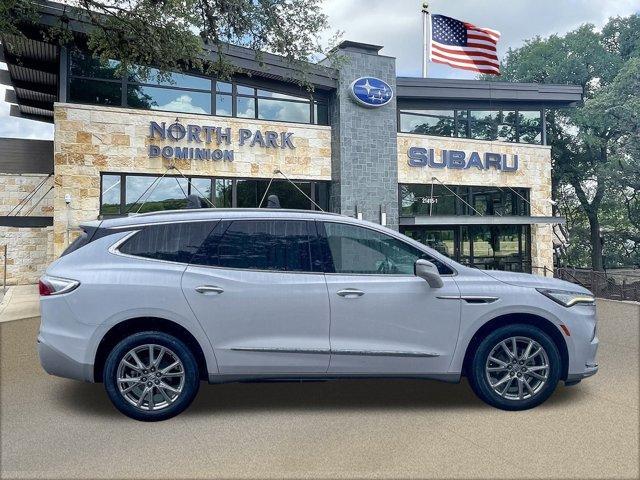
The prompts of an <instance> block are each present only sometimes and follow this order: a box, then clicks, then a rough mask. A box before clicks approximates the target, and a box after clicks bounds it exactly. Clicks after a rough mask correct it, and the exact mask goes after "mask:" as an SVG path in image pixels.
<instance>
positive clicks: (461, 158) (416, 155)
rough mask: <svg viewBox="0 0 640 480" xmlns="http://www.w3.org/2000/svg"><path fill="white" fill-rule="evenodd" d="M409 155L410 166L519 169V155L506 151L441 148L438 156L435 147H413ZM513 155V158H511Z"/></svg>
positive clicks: (509, 170)
mask: <svg viewBox="0 0 640 480" xmlns="http://www.w3.org/2000/svg"><path fill="white" fill-rule="evenodd" d="M407 155H408V156H409V166H411V167H429V168H453V169H458V170H468V169H470V168H477V169H478V170H489V169H495V170H500V171H503V172H515V171H516V170H518V155H510V156H508V155H507V154H504V153H492V152H484V153H483V154H480V153H478V152H471V153H469V154H468V155H467V152H463V151H461V150H440V155H438V156H436V153H435V149H433V148H422V147H411V148H409V151H408V153H407ZM509 157H511V158H509Z"/></svg>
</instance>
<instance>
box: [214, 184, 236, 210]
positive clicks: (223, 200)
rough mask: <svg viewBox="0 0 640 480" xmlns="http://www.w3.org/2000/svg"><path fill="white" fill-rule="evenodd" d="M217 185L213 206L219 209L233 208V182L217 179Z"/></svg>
mask: <svg viewBox="0 0 640 480" xmlns="http://www.w3.org/2000/svg"><path fill="white" fill-rule="evenodd" d="M215 185H216V189H215V195H214V198H213V204H214V205H215V206H216V207H218V208H231V206H232V197H231V195H232V193H233V186H232V181H231V180H229V179H225V178H216V180H215Z"/></svg>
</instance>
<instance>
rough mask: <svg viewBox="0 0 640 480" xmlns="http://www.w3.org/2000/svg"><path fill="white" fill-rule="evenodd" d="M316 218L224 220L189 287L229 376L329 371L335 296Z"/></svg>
mask: <svg viewBox="0 0 640 480" xmlns="http://www.w3.org/2000/svg"><path fill="white" fill-rule="evenodd" d="M315 239H316V230H315V224H314V222H313V221H302V220H300V221H298V220H296V221H292V220H277V219H273V220H234V221H222V222H220V223H219V224H218V225H217V226H216V228H215V229H214V231H213V232H212V233H211V235H210V236H209V237H208V238H207V240H205V243H204V244H203V246H202V247H201V249H200V251H199V252H198V253H197V254H196V255H195V257H194V259H193V260H192V264H191V265H189V267H188V268H187V270H186V271H185V273H184V276H183V279H182V289H183V292H184V294H185V296H186V298H187V301H188V302H189V305H190V306H191V308H192V309H193V311H194V313H195V315H196V316H197V317H198V319H199V321H200V322H201V323H202V326H203V328H204V330H205V331H206V332H207V335H208V336H209V339H210V340H211V343H212V345H213V348H214V352H215V355H216V359H217V361H218V366H219V369H220V373H221V374H236V375H240V374H249V375H251V374H291V373H313V374H317V373H325V372H326V371H327V367H328V365H329V299H328V297H327V287H326V283H325V280H324V274H323V273H322V272H321V270H322V266H321V265H319V266H315V265H316V264H315V263H314V261H313V258H312V255H313V252H312V244H313V242H314V241H315Z"/></svg>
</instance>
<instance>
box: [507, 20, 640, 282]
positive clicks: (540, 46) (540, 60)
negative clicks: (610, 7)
mask: <svg viewBox="0 0 640 480" xmlns="http://www.w3.org/2000/svg"><path fill="white" fill-rule="evenodd" d="M501 70H502V74H503V76H502V78H501V79H502V80H505V81H515V82H539V83H568V84H576V85H580V86H582V87H583V89H584V96H585V101H584V105H582V106H580V107H578V108H575V109H570V110H551V111H549V112H548V113H547V124H548V138H549V143H550V144H551V146H552V161H553V175H552V182H553V195H554V198H556V199H559V200H560V202H559V204H560V205H564V206H567V205H573V206H574V207H575V202H573V201H572V200H570V201H563V199H562V198H560V196H561V195H574V196H575V200H576V201H577V205H579V210H578V211H575V210H571V218H572V220H573V221H574V222H576V223H574V224H573V225H569V226H570V233H571V238H576V236H578V239H579V238H580V237H579V235H580V233H586V232H585V231H584V229H583V227H582V225H581V224H580V223H581V220H582V219H583V218H586V221H587V223H588V237H589V248H590V251H591V252H590V253H591V254H590V257H591V262H590V263H591V266H592V268H594V269H597V270H601V269H603V268H604V261H603V250H602V242H601V234H602V232H603V231H604V232H605V233H606V235H607V237H609V238H611V239H613V240H615V241H614V242H613V243H612V244H611V248H614V250H613V251H612V252H611V253H613V257H615V258H617V259H618V260H620V259H622V258H623V256H622V255H620V253H621V249H624V248H626V252H635V255H638V252H637V250H638V248H637V245H638V244H640V235H638V231H639V227H640V219H639V218H638V213H639V212H640V190H638V188H639V187H640V181H639V180H638V173H640V167H639V163H638V162H639V160H638V156H637V153H638V150H637V149H638V137H639V132H640V130H639V123H638V122H639V119H638V112H640V16H638V15H631V16H630V17H626V18H612V19H610V20H609V21H608V23H607V24H606V25H605V27H604V28H603V29H602V31H597V30H596V28H595V27H594V26H593V25H590V24H586V25H582V26H581V27H579V28H577V29H576V30H574V31H572V32H569V33H567V34H566V35H564V36H558V35H552V36H550V37H548V38H544V39H543V38H540V37H536V38H534V39H532V40H529V41H527V42H525V44H524V46H522V47H521V48H518V49H510V50H509V51H508V52H507V54H506V56H505V58H504V60H503V62H502V69H501ZM567 186H570V187H571V188H566V187H567ZM616 200H617V201H619V203H618V205H619V206H618V207H616V203H617V202H616ZM612 209H613V211H612ZM605 211H606V214H605ZM620 213H621V214H622V215H623V217H624V221H623V220H621V217H620V215H618V214H620ZM603 214H604V218H605V219H606V221H607V224H603ZM577 243H578V244H580V243H581V242H580V241H579V240H578V242H577ZM623 245H624V248H623ZM576 248H580V245H577V246H576ZM607 248H610V247H609V246H607ZM570 257H573V258H576V259H577V258H580V255H576V254H573V253H571V252H570ZM613 257H612V258H613ZM626 260H627V262H636V263H638V262H640V258H639V257H637V256H636V257H635V260H634V259H630V258H628V257H627V259H626Z"/></svg>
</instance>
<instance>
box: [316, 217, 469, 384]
mask: <svg viewBox="0 0 640 480" xmlns="http://www.w3.org/2000/svg"><path fill="white" fill-rule="evenodd" d="M321 230H323V232H322V233H323V234H324V235H325V236H326V243H327V244H328V248H327V250H328V251H329V255H328V256H329V257H330V258H331V260H330V262H329V263H330V265H332V268H330V271H331V270H332V271H333V273H327V275H326V279H327V287H328V290H329V300H330V302H331V364H330V366H329V373H341V374H376V373H385V374H398V375H402V374H432V373H443V372H446V370H447V369H448V366H449V364H450V362H451V356H452V354H453V350H454V348H455V345H456V341H457V338H458V328H459V324H460V300H452V299H441V298H438V297H441V296H457V295H459V289H458V287H457V285H456V283H455V281H454V279H453V277H452V276H451V274H452V273H453V271H452V270H451V269H450V268H449V267H448V266H446V265H445V264H444V263H442V262H439V261H437V260H435V259H433V258H430V257H429V255H428V254H426V253H424V252H422V251H420V250H419V249H417V248H415V247H413V246H412V245H409V244H407V243H405V242H403V241H402V240H400V239H398V238H396V237H392V236H390V235H387V234H385V233H382V232H379V231H377V230H374V229H370V228H366V227H361V226H356V225H350V224H344V223H337V222H322V228H321ZM418 258H426V259H428V260H431V261H434V263H436V265H437V266H438V268H439V271H441V273H442V275H443V281H444V286H443V287H442V288H438V289H434V288H430V287H429V285H428V284H427V282H426V281H424V280H423V279H422V278H419V277H416V276H415V275H414V273H413V272H414V264H415V261H416V260H417V259H418Z"/></svg>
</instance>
